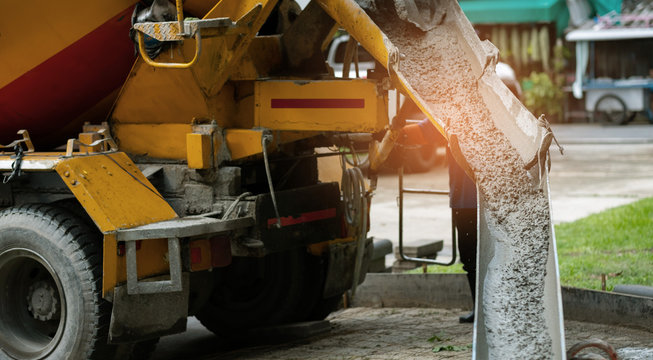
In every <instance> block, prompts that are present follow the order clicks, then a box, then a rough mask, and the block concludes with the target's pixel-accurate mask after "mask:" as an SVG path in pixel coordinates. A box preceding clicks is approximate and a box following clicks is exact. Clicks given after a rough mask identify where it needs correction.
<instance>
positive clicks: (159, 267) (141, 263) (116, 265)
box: [102, 233, 169, 296]
mask: <svg viewBox="0 0 653 360" xmlns="http://www.w3.org/2000/svg"><path fill="white" fill-rule="evenodd" d="M103 251H104V253H103V254H104V259H103V274H102V295H103V296H104V295H106V294H107V293H108V292H110V291H112V290H113V288H114V287H115V286H116V285H118V284H120V283H124V282H126V281H127V265H126V261H125V255H124V249H120V250H119V247H118V242H117V241H116V236H115V234H114V233H110V234H105V235H104V250H103ZM119 251H122V254H121V255H119V254H118V252H119ZM136 262H137V264H138V278H139V279H141V278H145V277H149V276H154V275H161V274H167V273H168V272H169V264H168V240H167V239H151V240H145V241H140V242H138V244H137V250H136Z"/></svg>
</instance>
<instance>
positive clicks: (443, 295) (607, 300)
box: [353, 274, 653, 332]
mask: <svg viewBox="0 0 653 360" xmlns="http://www.w3.org/2000/svg"><path fill="white" fill-rule="evenodd" d="M562 302H563V309H564V316H565V319H567V320H578V321H586V322H593V323H599V324H608V325H621V326H630V327H637V328H642V329H645V330H647V331H652V332H653V298H648V297H641V296H631V295H622V294H616V293H611V292H605V291H594V290H586V289H577V288H569V287H563V288H562ZM353 305H354V306H364V307H438V308H459V309H468V310H469V309H471V306H472V299H471V295H470V292H469V288H468V285H467V278H466V275H465V274H367V277H366V279H365V282H364V283H363V284H362V285H361V286H360V287H359V288H358V289H357V292H356V299H354V303H353Z"/></svg>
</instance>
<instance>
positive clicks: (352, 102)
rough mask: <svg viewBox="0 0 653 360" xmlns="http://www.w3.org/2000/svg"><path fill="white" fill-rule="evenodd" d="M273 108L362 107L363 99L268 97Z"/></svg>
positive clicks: (363, 105)
mask: <svg viewBox="0 0 653 360" xmlns="http://www.w3.org/2000/svg"><path fill="white" fill-rule="evenodd" d="M270 107H271V108H273V109H362V108H364V107H365V99H270Z"/></svg>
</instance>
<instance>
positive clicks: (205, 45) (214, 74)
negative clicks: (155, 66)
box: [182, 0, 277, 97]
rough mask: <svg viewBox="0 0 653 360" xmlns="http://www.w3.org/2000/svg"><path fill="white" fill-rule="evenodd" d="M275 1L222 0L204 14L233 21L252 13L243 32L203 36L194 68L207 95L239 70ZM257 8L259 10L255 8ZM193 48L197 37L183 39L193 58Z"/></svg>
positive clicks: (184, 50) (187, 52)
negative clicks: (230, 34) (200, 54)
mask: <svg viewBox="0 0 653 360" xmlns="http://www.w3.org/2000/svg"><path fill="white" fill-rule="evenodd" d="M276 2H277V1H276V0H240V1H220V2H219V3H217V4H216V6H215V7H214V8H213V9H211V11H209V13H208V14H206V15H205V16H204V19H212V18H220V17H229V18H231V20H232V21H238V20H241V19H243V20H244V16H245V15H247V14H250V15H251V16H253V17H251V18H247V19H246V21H243V22H242V24H243V25H245V26H246V27H247V28H248V30H247V31H246V32H245V33H244V34H238V35H232V36H220V37H211V38H206V39H203V40H202V56H200V58H199V59H198V61H197V63H196V65H195V66H193V68H192V71H193V72H194V73H195V77H196V79H197V82H198V83H199V84H200V86H201V88H202V90H203V91H204V93H205V94H206V96H207V97H212V96H213V95H215V94H217V93H218V91H220V89H221V88H222V86H223V85H224V83H225V82H226V81H227V79H229V77H230V76H231V74H232V73H233V72H234V71H235V70H236V68H237V67H238V64H239V63H240V60H241V58H242V56H243V54H245V52H246V51H247V49H248V48H249V45H250V43H251V41H252V39H253V38H254V37H255V36H256V33H257V32H258V30H259V29H260V28H261V26H262V25H263V23H264V22H265V20H267V18H268V16H269V15H270V12H272V9H273V8H274V5H275V4H276ZM257 8H258V9H260V10H256V9H257ZM194 50H195V42H194V41H192V40H187V41H184V43H183V46H182V52H183V53H184V55H185V57H186V58H187V59H190V58H191V56H192V55H191V54H192V53H193V52H194Z"/></svg>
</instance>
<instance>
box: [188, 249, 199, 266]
mask: <svg viewBox="0 0 653 360" xmlns="http://www.w3.org/2000/svg"><path fill="white" fill-rule="evenodd" d="M201 262H202V249H201V248H199V247H192V248H190V263H191V264H199V263H201Z"/></svg>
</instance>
